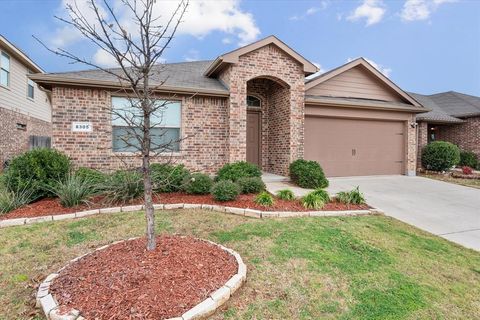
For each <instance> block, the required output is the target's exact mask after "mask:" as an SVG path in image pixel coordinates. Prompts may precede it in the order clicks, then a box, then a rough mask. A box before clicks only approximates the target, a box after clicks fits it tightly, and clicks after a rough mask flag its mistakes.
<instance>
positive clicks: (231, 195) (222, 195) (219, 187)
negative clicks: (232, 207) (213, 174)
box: [211, 180, 240, 201]
mask: <svg viewBox="0 0 480 320" xmlns="http://www.w3.org/2000/svg"><path fill="white" fill-rule="evenodd" d="M211 193H212V195H213V198H214V199H215V200H217V201H230V200H235V199H236V198H237V197H238V195H239V194H240V187H239V186H238V185H237V184H236V183H234V182H232V181H230V180H222V181H218V182H217V183H215V184H214V185H213V187H212V191H211Z"/></svg>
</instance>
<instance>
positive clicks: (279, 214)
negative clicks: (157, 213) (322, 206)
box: [0, 203, 383, 228]
mask: <svg viewBox="0 0 480 320" xmlns="http://www.w3.org/2000/svg"><path fill="white" fill-rule="evenodd" d="M153 208H154V209H155V210H174V209H204V210H212V211H217V212H224V213H230V214H235V215H240V216H246V217H251V218H258V219H263V218H293V217H307V216H309V217H335V216H339V217H341V216H356V215H368V214H383V211H382V210H380V209H376V208H371V209H363V210H338V211H261V210H255V209H248V208H247V209H245V208H238V207H225V206H221V205H215V204H194V203H171V204H154V205H153ZM143 209H144V206H143V205H133V206H121V207H110V208H101V209H92V210H85V211H79V212H75V213H66V214H58V215H48V216H40V217H31V218H15V219H5V220H0V228H5V227H11V226H20V225H28V224H34V223H40V222H48V221H59V220H66V219H75V218H83V217H87V216H92V215H96V214H108V213H119V212H136V211H141V210H143Z"/></svg>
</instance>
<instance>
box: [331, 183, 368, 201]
mask: <svg viewBox="0 0 480 320" xmlns="http://www.w3.org/2000/svg"><path fill="white" fill-rule="evenodd" d="M335 198H336V199H337V201H338V202H341V203H344V204H365V197H364V195H363V193H361V192H360V188H359V187H358V186H357V187H356V188H355V189H353V190H351V191H340V192H339V193H337V195H336V196H335Z"/></svg>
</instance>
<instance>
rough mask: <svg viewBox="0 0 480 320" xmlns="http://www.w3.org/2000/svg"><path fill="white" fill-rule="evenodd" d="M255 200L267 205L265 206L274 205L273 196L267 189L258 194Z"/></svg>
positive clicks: (257, 202)
mask: <svg viewBox="0 0 480 320" xmlns="http://www.w3.org/2000/svg"><path fill="white" fill-rule="evenodd" d="M254 201H255V203H256V204H259V205H261V206H265V207H271V206H273V197H272V195H271V194H270V193H268V192H267V191H263V192H261V193H260V194H258V195H257V196H256V197H255V199H254Z"/></svg>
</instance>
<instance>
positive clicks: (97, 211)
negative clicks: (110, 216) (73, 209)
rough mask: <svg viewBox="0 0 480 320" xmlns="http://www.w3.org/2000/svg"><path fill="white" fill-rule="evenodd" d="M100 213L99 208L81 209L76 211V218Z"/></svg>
mask: <svg viewBox="0 0 480 320" xmlns="http://www.w3.org/2000/svg"><path fill="white" fill-rule="evenodd" d="M99 213H100V210H99V209H93V210H86V211H80V212H77V213H75V218H82V217H87V216H93V215H94V214H99Z"/></svg>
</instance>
